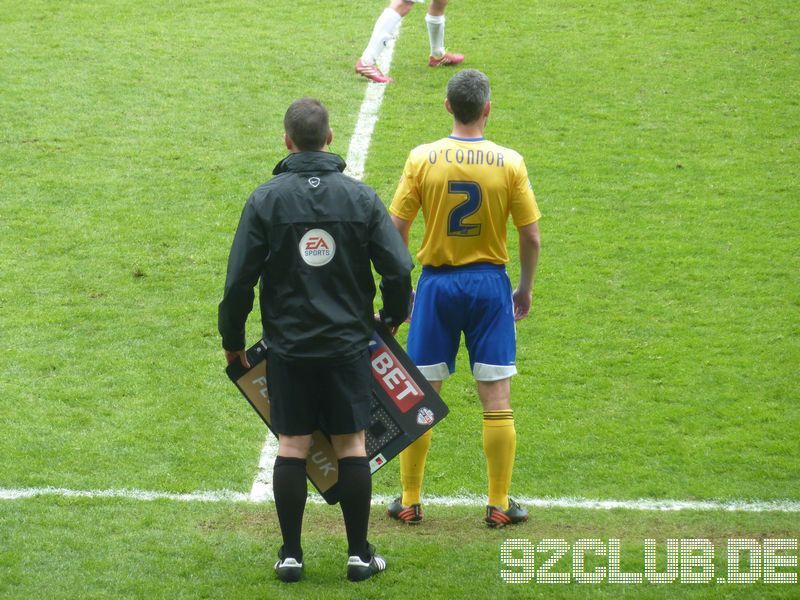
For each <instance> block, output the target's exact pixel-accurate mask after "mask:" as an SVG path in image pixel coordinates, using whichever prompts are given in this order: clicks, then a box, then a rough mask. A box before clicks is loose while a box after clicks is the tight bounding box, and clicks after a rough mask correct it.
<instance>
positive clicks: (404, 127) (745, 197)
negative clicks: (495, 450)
mask: <svg viewBox="0 0 800 600" xmlns="http://www.w3.org/2000/svg"><path fill="white" fill-rule="evenodd" d="M383 5H384V3H383V2H377V1H376V2H371V3H369V4H367V5H364V4H361V3H351V2H343V1H334V2H325V3H311V2H286V1H283V0H281V1H279V2H277V3H270V4H264V3H263V2H262V3H258V2H246V1H228V2H217V3H211V2H191V3H189V2H174V3H170V4H165V3H159V4H156V5H153V4H152V3H150V4H148V3H138V2H131V1H129V0H116V1H101V2H94V3H88V2H69V3H66V2H64V3H56V2H45V1H32V2H26V3H10V2H5V3H2V8H1V9H0V39H2V40H3V44H0V83H2V85H1V86H0V87H1V89H2V91H0V340H2V343H0V426H1V428H2V435H0V455H2V456H3V457H4V460H3V468H2V470H0V487H2V488H22V487H29V486H58V487H67V488H74V489H107V488H143V489H151V490H159V491H195V490H219V489H230V490H235V491H241V492H246V491H247V490H249V487H250V485H251V483H252V479H253V476H254V475H255V471H256V465H257V461H258V455H259V451H260V448H261V445H262V443H263V439H264V434H265V431H264V428H263V425H262V424H261V423H260V422H259V421H258V419H257V418H256V417H255V415H254V414H253V413H252V411H251V410H250V408H249V407H248V406H247V405H246V403H245V402H244V400H243V399H242V398H241V397H239V395H238V393H237V392H236V391H235V389H234V388H233V387H232V386H231V385H230V383H229V382H228V381H227V380H226V378H225V377H224V375H223V372H222V368H223V359H222V355H221V350H220V346H219V339H218V335H217V333H216V322H215V321H216V304H217V302H218V301H219V299H220V296H221V292H222V285H223V280H224V270H225V258H226V256H227V252H228V249H229V245H230V241H231V239H232V235H233V231H234V229H235V226H236V222H237V219H238V215H239V211H240V210H241V207H242V205H243V203H244V201H245V199H246V198H247V195H248V194H249V193H250V192H251V191H252V189H254V188H255V187H256V186H257V185H258V184H259V183H261V182H262V181H264V180H266V179H267V178H268V177H269V174H270V171H271V169H272V166H273V165H274V164H275V163H276V162H277V161H278V160H279V159H280V158H282V157H283V155H284V152H285V150H284V148H283V146H282V126H281V119H282V115H283V112H284V110H285V108H286V106H287V105H288V103H289V102H290V101H291V100H292V99H294V98H296V97H298V96H301V95H305V94H310V95H314V96H319V97H320V98H322V99H323V101H324V102H325V103H326V104H327V105H328V107H329V108H330V110H331V118H332V126H333V128H334V131H335V134H336V139H335V141H334V145H333V150H334V151H336V152H339V153H341V154H343V155H344V154H346V152H347V146H348V142H349V137H350V135H351V132H352V131H353V128H354V124H355V120H356V116H357V112H358V108H359V105H360V103H361V100H362V98H363V93H364V88H365V85H364V82H363V81H362V80H360V79H359V78H357V77H356V76H354V74H353V73H352V65H353V63H354V61H355V58H356V57H357V55H358V54H359V53H360V51H361V50H362V48H363V45H364V44H365V43H366V37H367V35H368V33H369V30H370V29H371V27H372V24H373V21H374V19H375V17H376V16H377V15H378V14H379V12H380V10H382V8H383ZM423 13H424V10H423V9H422V8H420V7H416V8H414V10H413V11H412V13H411V14H410V15H409V17H408V18H407V19H406V20H405V22H404V24H403V30H402V33H401V36H400V38H399V42H398V44H397V47H396V51H395V56H394V62H393V65H392V75H393V76H394V77H395V79H396V83H395V84H394V85H391V86H389V87H388V88H387V89H386V96H385V101H384V104H383V107H382V109H381V115H380V120H379V122H378V124H377V127H376V129H375V135H374V137H373V140H372V146H371V149H370V155H369V159H368V161H367V164H366V181H367V182H368V183H370V184H372V185H373V186H374V187H375V188H376V189H377V190H378V192H379V193H380V195H381V196H382V197H383V198H384V199H385V200H386V201H387V202H388V201H389V200H390V198H391V195H392V193H393V191H394V188H395V185H396V182H397V179H398V177H399V175H400V172H401V169H402V165H403V161H404V160H405V156H406V154H407V152H408V151H409V149H410V148H412V147H413V146H415V145H417V144H419V143H422V142H425V141H430V140H432V139H435V138H438V137H441V136H444V135H447V134H448V133H449V120H448V116H447V114H446V113H445V112H444V110H443V108H442V101H443V98H444V88H445V85H446V82H447V79H448V78H449V77H450V75H451V74H452V72H453V71H452V70H448V69H429V68H428V67H427V61H426V58H427V40H426V33H425V28H424V20H423ZM447 22H448V25H447V28H448V29H447V43H448V46H449V48H451V49H453V50H456V51H461V52H465V53H466V54H467V63H466V66H470V67H477V68H480V69H483V70H484V71H486V72H487V74H488V75H489V76H490V78H491V81H492V86H493V110H492V114H491V118H490V121H489V128H488V130H487V135H488V136H489V137H490V138H492V139H493V140H495V141H497V142H498V143H501V144H505V145H508V146H511V147H513V148H515V149H517V150H518V151H520V152H521V153H522V154H523V155H524V156H525V158H526V161H527V164H528V169H529V172H530V175H531V180H532V182H533V187H534V190H535V192H536V194H537V198H538V201H539V204H540V207H541V209H542V212H543V214H544V217H543V219H542V222H541V229H542V239H543V250H542V256H541V261H540V269H539V273H538V277H537V285H536V290H535V297H534V308H533V313H532V316H531V317H530V318H529V319H528V320H526V321H524V322H522V323H520V324H519V327H518V346H519V369H520V375H519V376H518V377H517V378H515V380H514V384H513V390H514V391H513V404H514V407H515V409H516V410H515V415H516V423H517V431H518V460H517V464H516V467H515V479H514V487H513V492H514V493H516V494H518V495H524V496H552V497H558V496H565V495H568V496H582V497H589V498H615V499H625V498H638V497H649V498H675V499H710V498H713V499H719V500H739V499H745V500H747V499H753V500H756V499H760V500H769V499H789V500H795V501H797V500H800V483H798V482H800V453H798V452H797V431H798V430H799V429H800V408H798V405H797V402H796V401H795V400H796V397H797V392H798V383H800V377H799V376H798V368H797V365H798V364H800V326H799V324H800V320H798V314H800V313H799V312H798V308H800V287H798V282H797V276H796V273H797V272H800V243H799V242H798V240H800V238H798V236H797V228H798V226H799V225H800V208H799V207H798V204H797V202H796V200H797V198H798V191H800V190H798V184H797V177H796V173H795V171H796V165H797V164H800V103H799V102H798V94H797V92H798V89H800V60H798V59H800V42H798V39H800V38H798V36H797V32H798V31H800V17H799V16H798V13H797V11H796V10H794V7H793V6H792V4H791V3H777V2H766V1H761V2H752V3H749V4H742V3H739V4H730V3H722V2H719V1H713V2H712V1H708V0H705V1H701V2H684V1H681V2H666V1H663V0H659V1H657V2H651V3H646V4H644V3H630V2H627V3H623V2H618V1H612V2H606V3H603V4H602V5H591V6H590V5H574V4H570V3H565V2H561V1H557V0H553V1H543V2H530V3H517V5H515V6H513V7H510V6H508V5H506V4H503V3H487V2H478V1H477V0H459V2H455V3H453V4H452V6H450V7H449V8H448V21H447ZM420 239H421V223H418V224H417V225H416V227H415V229H414V231H413V232H412V245H418V243H419V240H420ZM510 239H511V240H512V243H515V242H514V233H513V230H512V231H510ZM509 270H510V272H511V274H512V278H514V277H515V275H516V273H517V272H518V271H517V267H516V265H515V264H512V265H510V267H509ZM417 273H418V271H417ZM404 336H405V332H404V331H403V332H401V334H400V338H401V339H403V340H404ZM249 337H250V340H251V341H255V339H256V338H257V337H258V323H257V315H254V317H253V319H251V321H250V328H249ZM458 368H459V372H458V374H457V375H456V376H455V377H454V378H453V379H451V380H450V381H448V382H447V383H446V385H445V389H444V397H445V400H446V401H447V403H448V404H449V406H450V408H451V415H450V416H449V417H448V418H447V419H445V420H444V421H443V422H442V424H441V425H440V426H439V427H437V431H436V432H435V434H434V441H433V449H432V451H431V454H430V456H429V462H428V469H427V473H426V487H425V490H426V492H428V493H435V494H440V495H443V494H481V493H483V492H484V490H485V472H484V462H483V456H482V451H481V448H480V442H479V437H478V436H479V432H480V427H481V425H480V418H481V417H480V415H481V411H480V407H479V405H478V402H477V398H476V396H475V393H474V388H473V384H472V382H471V380H470V378H469V374H468V364H467V361H466V357H465V356H460V357H459V362H458ZM374 482H375V490H376V491H377V492H380V493H384V494H389V493H393V492H395V491H396V490H397V489H398V478H397V464H396V461H394V462H392V463H390V464H389V465H388V466H387V467H386V468H384V469H383V470H381V471H380V472H379V474H378V475H377V476H376V477H375V479H374ZM326 510H327V511H328V512H325V511H326ZM376 510H377V509H376ZM268 511H269V507H268V506H266V507H250V506H246V505H228V504H224V505H195V504H178V505H175V504H170V503H167V502H153V503H148V504H138V503H136V502H130V501H122V500H120V501H106V500H103V501H88V500H81V501H71V500H57V499H53V498H52V497H46V498H41V499H37V500H24V501H14V502H10V503H6V502H5V501H4V502H3V503H0V514H2V515H3V517H2V523H3V526H2V527H0V542H2V543H0V596H15V597H30V596H35V595H39V596H45V597H48V596H57V597H64V596H74V595H76V592H80V593H81V594H79V595H84V596H86V597H103V596H139V597H145V596H147V597H150V596H154V595H155V596H169V597H172V596H180V595H185V596H191V597H195V596H217V595H219V596H222V595H226V593H225V592H229V594H227V595H233V596H234V597H236V596H240V597H252V596H253V595H256V594H261V595H269V594H270V592H272V593H275V592H276V590H277V589H278V588H277V587H275V584H274V583H273V582H272V580H271V578H270V576H269V573H268V572H267V571H268V569H267V567H269V565H270V563H271V560H272V555H273V553H274V550H275V545H276V543H277V537H276V535H277V534H276V528H275V523H274V517H272V516H268ZM473 512H474V509H458V510H455V511H452V512H450V511H447V510H445V509H441V508H437V507H431V508H430V515H431V519H430V526H427V525H426V528H425V529H424V530H422V535H420V536H417V537H415V536H414V535H409V532H407V531H406V530H403V529H400V530H399V531H398V530H396V529H389V528H385V527H384V525H382V524H380V523H382V521H381V520H380V519H379V518H377V516H376V519H375V523H376V524H377V525H376V528H377V529H376V539H377V540H378V541H379V542H380V543H381V545H382V546H383V547H386V548H387V552H388V553H390V555H391V556H392V558H393V559H394V560H396V562H394V563H393V564H394V565H396V566H395V567H394V569H393V572H389V573H387V574H386V576H385V577H383V578H382V583H380V584H374V585H373V584H372V583H368V584H366V587H365V589H367V590H369V592H368V593H366V594H365V595H367V596H378V595H381V594H383V595H385V597H398V596H403V595H419V594H421V593H423V592H425V591H429V590H431V591H432V592H431V593H433V594H434V595H437V596H446V595H447V596H452V595H454V594H462V595H463V594H465V593H467V592H474V593H476V594H478V595H484V596H488V595H489V594H494V595H503V594H518V595H525V594H528V595H532V594H535V593H544V592H543V591H542V590H543V588H542V586H541V585H538V584H535V585H532V586H528V587H526V588H525V589H524V590H521V591H518V590H517V589H516V588H511V587H509V586H505V585H501V582H500V580H499V576H498V572H499V571H498V569H499V565H498V556H499V545H500V543H501V541H502V539H505V538H504V536H505V534H504V533H497V534H495V533H491V532H489V533H488V534H487V533H486V532H484V531H483V530H482V529H478V530H477V531H480V532H481V533H480V534H477V533H475V534H474V535H473V531H472V529H470V527H472V524H474V521H476V520H477V518H478V517H477V516H475V515H474V514H473ZM376 514H377V513H376ZM320 515H327V516H326V517H320ZM478 516H479V515H478ZM334 517H335V512H331V511H330V509H322V508H313V509H312V510H311V515H310V516H309V519H310V521H309V522H312V521H315V519H317V518H319V519H320V522H321V523H323V524H324V523H327V521H326V520H325V519H326V518H327V519H328V520H329V521H330V522H331V526H330V527H331V528H332V529H330V528H328V526H327V525H324V526H323V525H319V526H310V527H309V528H308V529H307V533H308V536H309V539H310V540H311V541H310V542H309V545H312V544H313V545H315V546H317V547H318V548H319V549H318V550H314V552H315V556H317V555H318V556H319V561H320V565H321V566H320V568H319V570H316V567H315V570H314V571H310V572H309V582H308V586H307V587H306V588H305V589H306V590H307V591H306V593H308V594H310V595H311V596H314V595H317V596H319V595H322V594H325V595H326V596H330V595H331V594H332V593H333V594H340V595H346V594H347V593H348V591H346V590H339V588H336V587H333V586H334V584H333V583H331V582H333V581H337V582H338V579H336V578H337V577H340V575H341V573H340V571H341V569H340V565H339V562H337V560H338V558H337V557H338V554H337V553H338V552H339V551H340V550H341V548H340V546H341V544H342V541H341V540H342V536H341V530H340V529H336V527H339V526H338V525H335V524H334V523H338V521H337V520H336V519H335V518H334ZM537 518H540V519H541V520H539V521H537V522H536V523H533V524H531V525H530V526H529V528H528V529H527V530H525V533H524V536H525V537H528V538H530V539H532V540H534V541H536V540H538V539H542V538H544V537H546V536H550V537H557V538H565V539H568V540H574V539H577V538H578V537H598V538H602V539H609V538H612V537H620V538H622V541H623V549H625V548H628V549H629V552H633V553H634V555H635V553H636V552H637V551H638V550H636V549H637V548H640V547H641V540H642V539H644V537H655V538H657V539H659V540H661V539H665V538H666V537H668V536H670V535H680V536H683V537H712V538H714V539H720V540H721V539H723V538H725V537H728V535H729V534H730V535H734V534H736V535H739V534H741V535H742V536H747V537H749V536H752V537H757V538H759V539H760V538H763V537H768V536H770V535H773V534H776V535H777V534H780V535H781V536H784V535H785V536H787V537H795V538H797V537H798V535H800V533H798V531H799V530H800V529H799V528H800V520H798V517H797V516H796V514H787V515H783V516H780V515H766V514H754V515H739V514H728V513H699V514H695V513H687V512H681V513H675V514H669V515H662V514H658V515H647V514H639V513H635V514H633V515H632V514H631V513H628V512H621V513H611V514H606V513H596V512H586V511H545V512H544V514H542V515H541V516H540V517H537ZM468 524H469V525H468ZM329 529H330V531H329ZM462 529H463V531H464V533H463V534H462V533H461V531H462ZM453 540H457V541H458V543H459V544H460V546H459V550H461V548H462V547H463V554H460V557H461V560H460V561H459V562H458V564H457V565H455V566H453V567H452V568H449V566H448V569H447V570H446V572H441V571H440V570H439V569H437V568H436V567H435V565H437V564H438V563H439V562H442V561H444V560H446V559H447V557H448V554H447V553H448V551H449V550H448V549H449V548H451V544H452V542H453ZM631 556H633V555H631ZM395 557H396V558H395ZM630 560H632V561H634V562H635V559H633V558H631V559H630ZM256 563H257V564H258V565H259V568H256V567H254V565H255V564H256ZM631 564H634V563H631ZM264 565H266V567H264ZM117 574H119V576H117ZM468 582H469V583H468ZM336 585H338V583H337V584H336ZM712 588H713V590H712ZM780 589H782V590H783V591H782V592H781V591H773V590H780ZM796 589H797V588H796V586H795V588H791V590H787V589H786V588H776V587H770V586H758V587H757V588H741V589H738V588H733V587H731V586H728V587H724V586H723V587H719V586H711V587H709V586H699V587H698V588H697V589H694V588H692V589H687V588H684V587H683V586H665V587H664V588H653V587H648V586H644V587H639V586H632V587H630V588H627V587H624V588H621V587H619V586H617V587H615V586H588V587H587V588H582V587H578V586H575V585H572V586H567V587H565V589H564V591H563V592H561V593H564V594H575V595H582V594H583V595H594V594H601V595H602V594H605V595H608V596H609V597H616V596H618V595H622V594H627V595H640V594H642V593H644V594H650V595H652V596H653V597H670V596H673V595H676V594H679V593H680V594H687V595H701V596H702V595H705V594H707V593H712V594H714V595H717V596H720V597H721V596H725V595H728V594H732V595H741V594H747V593H753V590H756V592H757V594H758V595H763V594H774V595H777V596H783V597H786V596H788V595H789V594H790V593H791V592H794V593H795V594H797V592H796ZM308 590H310V591H308ZM629 590H630V591H629ZM678 590H680V591H678ZM731 590H734V591H731ZM748 590H749V591H748ZM548 591H550V590H549V588H548ZM296 593H297V594H298V595H302V594H303V592H302V591H298V592H296ZM555 593H559V592H558V591H556V592H555Z"/></svg>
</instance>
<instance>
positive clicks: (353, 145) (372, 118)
mask: <svg viewBox="0 0 800 600" xmlns="http://www.w3.org/2000/svg"><path fill="white" fill-rule="evenodd" d="M401 25H402V21H401V22H400V25H399V26H398V27H397V31H396V32H395V35H394V37H393V38H392V39H390V40H389V41H388V42H387V43H386V49H385V50H384V51H383V52H381V56H380V58H379V59H378V68H380V70H381V71H382V72H383V73H384V74H385V75H388V74H389V68H390V67H391V66H392V55H393V54H394V44H395V41H396V40H397V37H398V36H399V35H400V26H401ZM386 85H387V84H383V83H373V82H372V81H370V82H369V83H367V89H366V91H365V92H364V101H363V102H362V103H361V110H359V111H358V119H357V120H356V128H355V131H353V137H351V138H350V147H349V148H348V149H347V158H346V159H345V162H346V163H347V167H346V168H345V170H344V172H345V175H350V176H351V177H355V178H356V179H363V178H364V164H365V163H366V161H367V153H368V152H369V144H370V141H372V132H373V130H374V129H375V123H377V122H378V112H379V111H380V108H381V104H382V103H383V94H384V92H385V91H386Z"/></svg>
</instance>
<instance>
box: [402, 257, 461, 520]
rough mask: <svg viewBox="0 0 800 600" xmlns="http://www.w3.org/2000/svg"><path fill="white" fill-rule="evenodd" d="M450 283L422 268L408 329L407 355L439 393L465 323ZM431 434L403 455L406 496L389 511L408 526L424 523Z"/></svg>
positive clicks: (445, 277) (451, 367) (448, 276)
mask: <svg viewBox="0 0 800 600" xmlns="http://www.w3.org/2000/svg"><path fill="white" fill-rule="evenodd" d="M451 281H452V274H437V273H436V271H435V270H434V269H430V268H428V267H426V268H425V269H423V272H422V275H421V276H420V279H419V282H418V284H417V290H416V293H415V297H414V309H413V313H412V316H411V325H410V327H409V330H408V343H407V347H408V355H409V357H410V358H411V360H412V361H413V362H414V364H415V365H417V368H418V369H419V370H420V372H421V373H422V374H423V375H424V376H425V378H426V379H427V380H428V381H429V382H430V384H431V386H432V387H433V389H434V390H436V391H437V392H439V390H441V388H442V383H443V381H444V380H445V379H446V378H447V377H449V376H450V374H451V373H452V372H453V371H454V370H455V357H456V353H457V352H458V345H459V341H460V338H461V326H462V324H463V311H462V310H461V307H459V306H458V305H457V304H456V303H455V301H454V298H453V290H452V287H451ZM431 431H432V430H428V431H427V432H426V433H425V434H423V435H422V436H420V437H419V438H418V439H417V440H415V441H414V443H412V444H411V445H409V446H408V448H406V449H405V450H403V451H402V452H401V453H400V483H401V485H402V490H403V493H402V495H401V497H400V498H398V499H397V500H395V501H394V502H392V503H391V504H389V506H388V507H387V512H388V513H389V516H391V517H393V518H395V519H398V520H401V521H403V522H405V523H410V524H413V523H419V522H420V521H421V520H422V508H421V495H422V483H423V480H424V476H425V461H426V459H427V456H428V450H429V449H430V446H431V435H432V433H431Z"/></svg>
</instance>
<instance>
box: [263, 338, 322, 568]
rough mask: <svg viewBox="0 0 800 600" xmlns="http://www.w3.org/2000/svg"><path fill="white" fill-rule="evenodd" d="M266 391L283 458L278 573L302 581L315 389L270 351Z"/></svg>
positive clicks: (275, 484)
mask: <svg viewBox="0 0 800 600" xmlns="http://www.w3.org/2000/svg"><path fill="white" fill-rule="evenodd" d="M267 361H268V364H269V369H267V387H268V391H269V397H270V400H271V405H270V419H271V424H272V427H273V429H274V430H275V431H276V432H277V433H278V456H277V457H275V464H274V466H273V471H272V489H273V493H274V495H275V511H276V512H277V513H278V522H279V524H280V527H281V535H282V537H283V546H281V548H280V550H279V551H278V562H277V563H275V572H276V573H277V575H278V578H279V579H281V580H282V581H286V582H291V581H298V580H299V579H300V577H301V575H302V571H303V550H302V547H301V543H300V538H301V533H302V527H303V513H304V512H305V506H306V499H307V497H308V486H307V484H306V456H308V451H309V449H310V448H311V433H312V432H313V431H314V429H315V428H316V426H315V424H316V422H315V419H314V418H312V417H313V415H314V409H313V394H312V392H313V390H310V389H309V388H308V386H306V385H304V382H305V381H307V374H306V373H304V371H303V369H302V367H301V365H297V364H294V363H292V362H291V361H286V360H284V359H282V358H281V357H279V356H277V355H275V354H273V353H270V352H269V351H268V354H267Z"/></svg>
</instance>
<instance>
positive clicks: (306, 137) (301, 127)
mask: <svg viewBox="0 0 800 600" xmlns="http://www.w3.org/2000/svg"><path fill="white" fill-rule="evenodd" d="M283 128H284V131H286V134H287V135H288V136H289V137H290V138H291V140H292V141H293V142H294V145H295V146H297V148H298V150H320V149H321V148H322V147H323V146H324V145H325V142H327V141H328V131H329V129H330V128H329V125H328V110H327V109H326V108H325V107H324V106H323V105H322V102H320V101H319V100H317V99H315V98H308V97H306V98H300V99H299V100H295V101H294V102H292V105H291V106H290V107H289V108H288V109H287V111H286V115H285V116H284V117H283Z"/></svg>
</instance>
